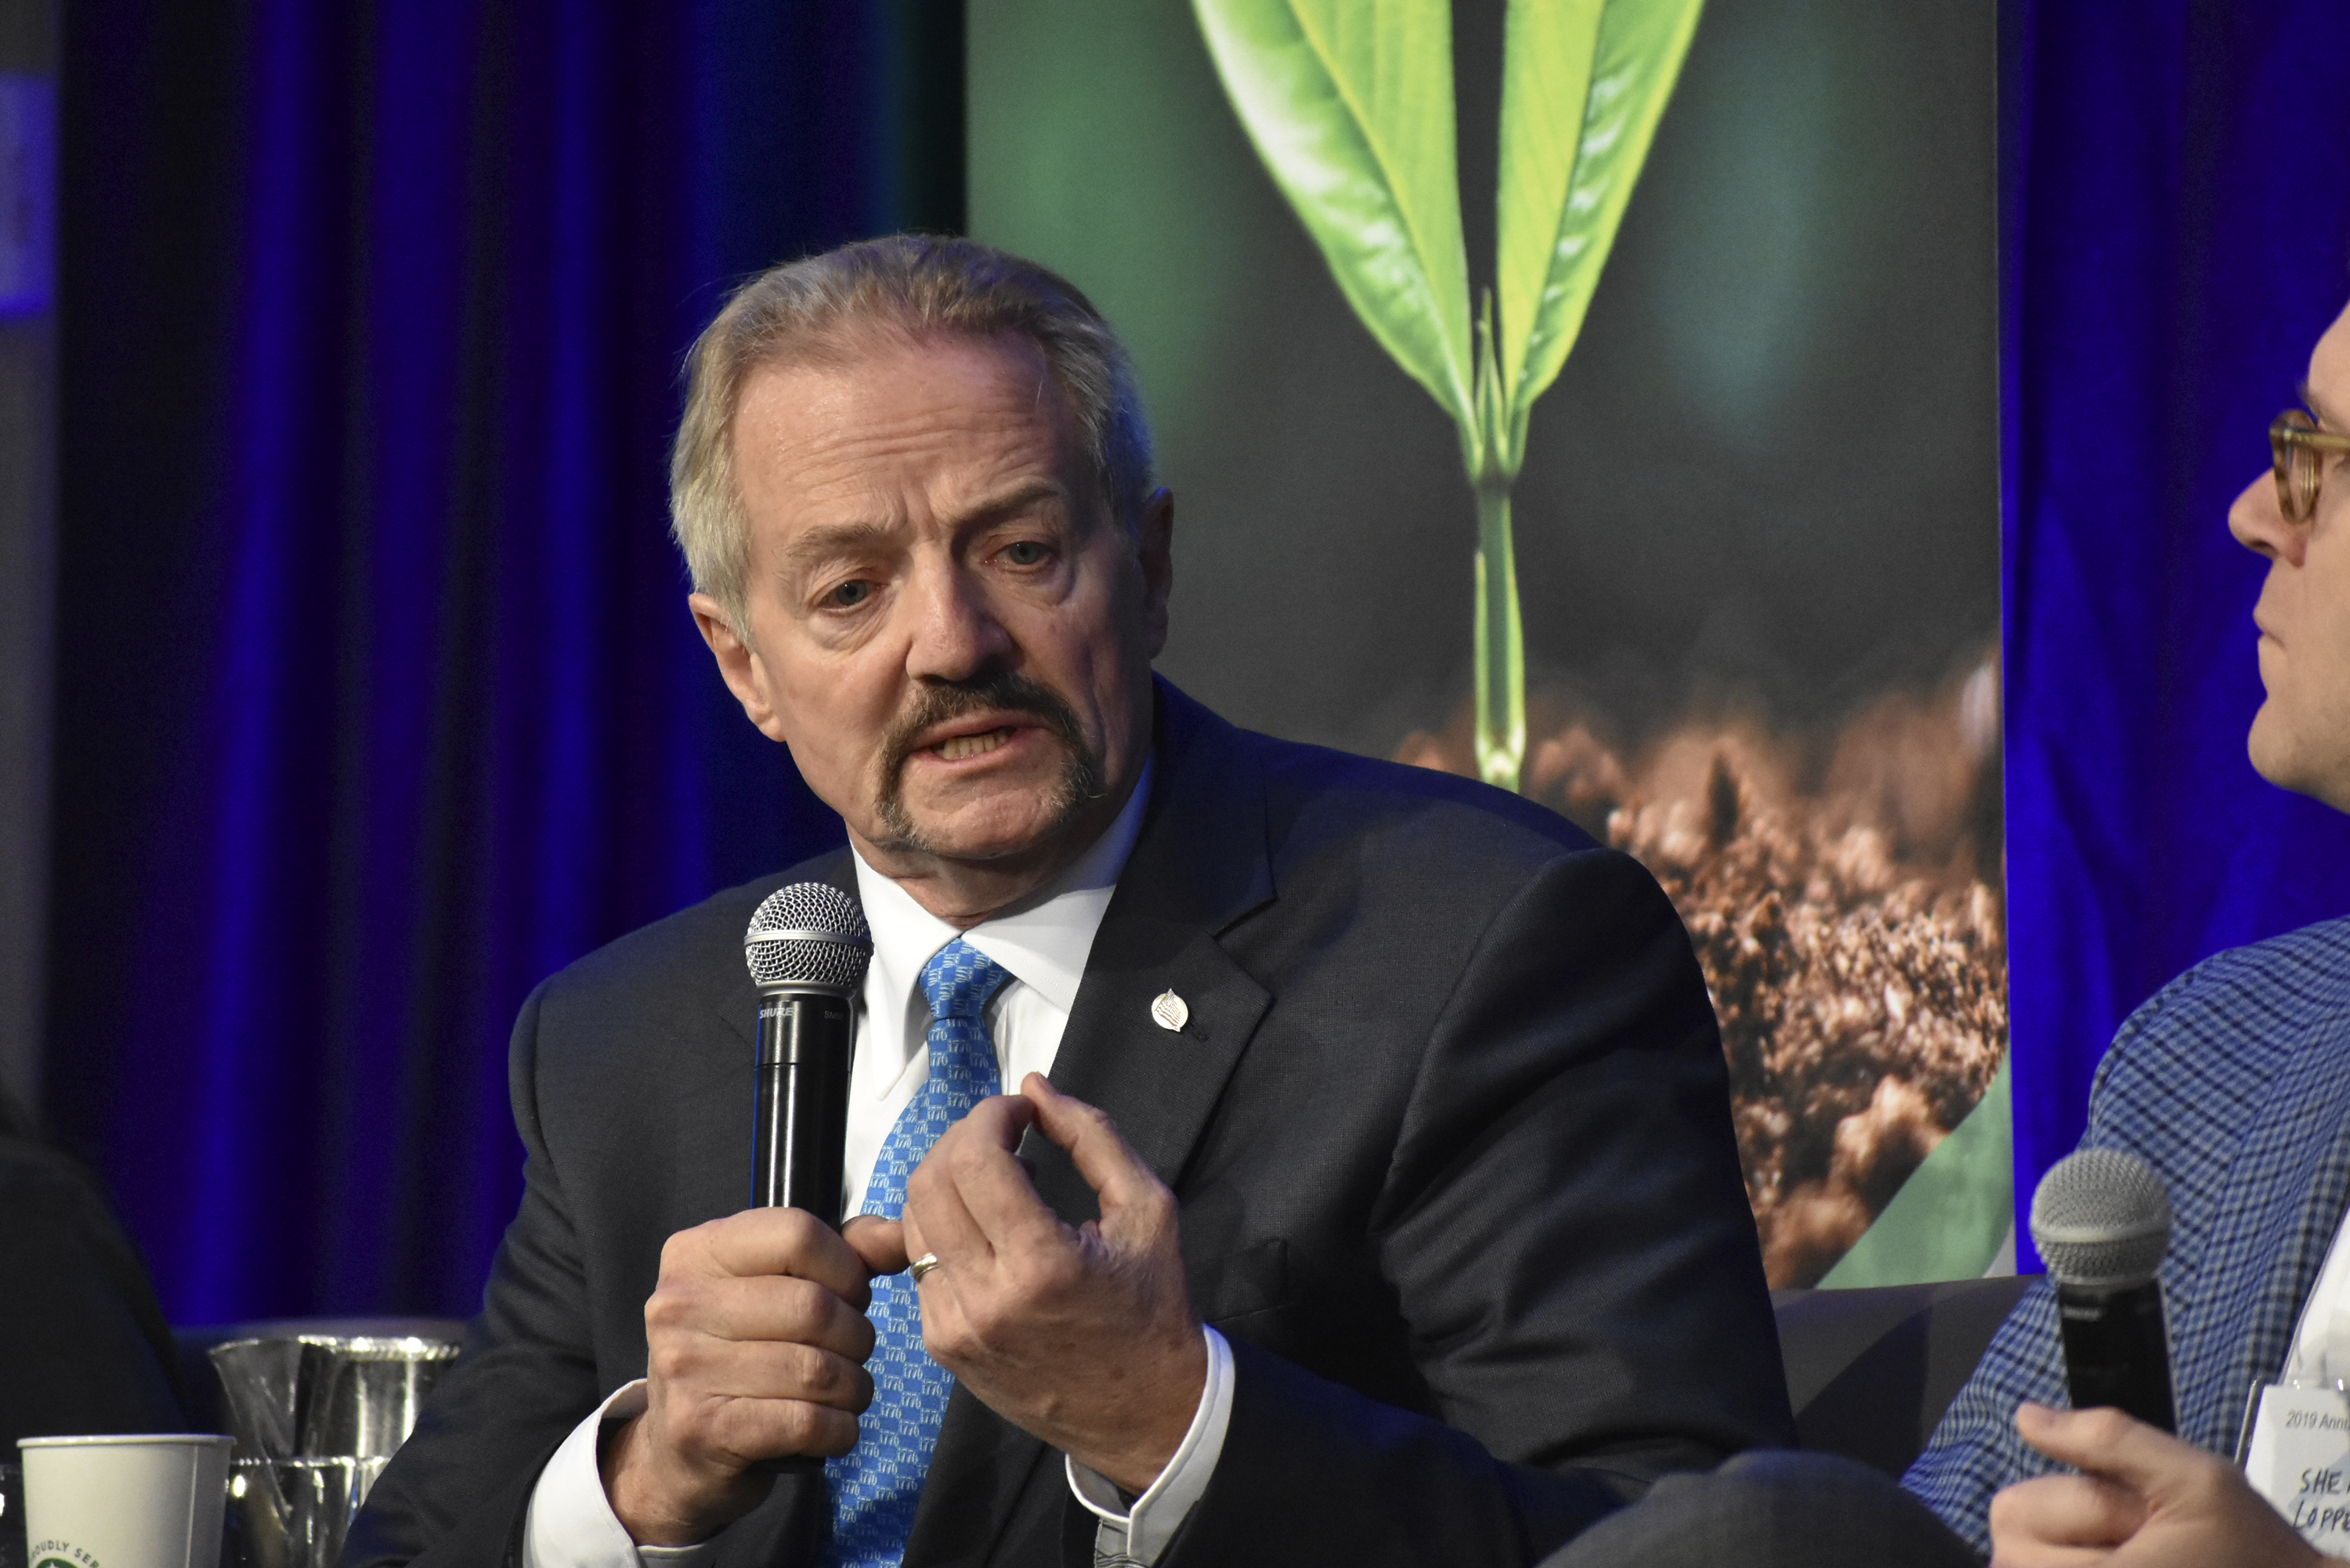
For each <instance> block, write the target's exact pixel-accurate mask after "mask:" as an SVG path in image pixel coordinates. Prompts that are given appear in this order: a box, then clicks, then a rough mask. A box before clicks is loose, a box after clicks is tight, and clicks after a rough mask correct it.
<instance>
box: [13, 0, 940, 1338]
mask: <svg viewBox="0 0 2350 1568" xmlns="http://www.w3.org/2000/svg"><path fill="white" fill-rule="evenodd" d="M66 23H67V33H66V46H65V63H64V72H63V89H62V91H63V100H64V111H63V120H64V136H63V152H62V160H63V176H64V177H63V184H64V192H65V197H64V212H63V222H62V240H61V244H62V266H61V279H62V284H61V292H62V299H61V311H60V321H61V327H60V330H61V362H62V370H61V387H60V393H59V396H60V422H61V431H60V443H61V454H60V455H61V465H60V466H61V480H60V484H61V499H60V508H61V515H62V527H61V530H60V532H61V560H60V578H61V581H60V588H59V594H60V603H59V612H58V625H59V628H60V634H59V647H58V661H57V662H58V668H59V670H60V685H59V690H58V694H57V775H56V776H57V806H56V814H55V841H54V842H55V851H54V867H55V870H54V882H55V904H54V918H53V929H54V943H53V961H52V966H51V969H52V984H51V989H50V1018H51V1040H50V1047H49V1053H48V1056H47V1082H48V1085H49V1092H48V1096H47V1099H48V1110H49V1115H50V1118H51V1121H52V1124H53V1126H54V1127H55V1128H56V1130H57V1133H58V1135H59V1136H60V1137H61V1138H62V1139H63V1140H64V1141H65V1142H67V1143H68V1145H69V1146H70V1147H75V1148H77V1149H78V1150H79V1151H81V1152H82V1153H83V1154H84V1155H85V1156H86V1158H88V1159H89V1160H90V1162H91V1163H92V1164H93V1165H95V1166H96V1167H97V1168H98V1169H99V1171H100V1173H101V1174H102V1175H103V1177H104V1178H105V1179H107V1181H108V1182H109V1185H110V1187H111V1189H112V1192H113V1194H114V1196H115V1198H116V1199H117V1201H118V1203H119V1205H120V1210H121V1212H122V1215H123V1218H124V1220H126V1222H127V1224H128V1225H129V1228H130V1231H131V1232H132V1233H133V1234H134V1235H135V1237H136V1238H137V1240H138V1241H139V1242H140V1245H141V1246H142V1248H143V1249H144V1251H145V1252H146V1255H147V1258H148V1261H149V1262H150V1264H151V1268H152V1270H153V1272H154V1275H155V1279H156V1283H157V1285H158V1287H159V1291H160V1293H161V1298H162V1301H163V1303H165V1307H166V1310H167V1311H168V1312H169V1313H170V1314H171V1315H172V1317H173V1318H174V1319H176V1320H178V1321H182V1322H203V1321H217V1320H223V1319H234V1318H242V1317H250V1316H256V1315H267V1314H297V1313H337V1312H370V1313H373V1312H428V1313H455V1314H468V1313H471V1312H472V1311H473V1310H474V1309H475V1308H476V1306H477V1305H478V1303H479V1292H480V1288H481V1283H482V1280H483V1277H484V1272H485V1269H486V1265H487V1262H488V1260H489V1257H490V1253H491V1251H492V1250H493V1248H494V1245H495V1243H496V1241H497V1238H498V1235H499V1232H500V1231H501V1229H502V1228H503V1226H504V1223H505V1221H506V1220H507V1219H508V1218H509V1217H510V1216H511V1215H512V1213H513V1210H514V1207H515V1199H516V1197H517V1195H518V1193H519V1190H520V1147H519V1145H518V1144H517V1142H516V1141H515V1135H514V1131H513V1127H512V1125H511V1122H510V1120H509V1117H508V1113H507V1108H506V1085H505V1068H504V1057H505V1052H504V1045H505V1038H506V1032H507V1030H508V1028H509V1027H510V1025H511V1023H512V1020H513V1017H514V1014H515V1008H516V1006H517V1005H518V1004H519V1003H520V1002H521V1001H522V999H523V997H524V995H525V992H527V991H528V990H529V989H530V987H531V986H532V985H534V984H535V983H536V981H538V980H539V979H541V978H542V977H543V976H545V975H546V974H548V973H549V972H551V971H554V970H556V968H558V967H560V966H561V965H563V964H564V963H566V962H567V961H570V960H572V959H574V958H576V957H577V956H578V955H579V954H581V953H583V952H585V951H587V950H589V949H591V948H593V947H595V946H597V945H598V944H599V943H601V942H604V941H607V940H610V939H611V938H613V937H615V936H617V935H619V933H621V932H622V931H625V930H627V929H629V928H631V927H633V926H636V925H639V924H640V923H642V922H644V921H646V920H649V919H654V918H656V917H658V916H660V915H662V914H665V913H667V912H669V911H671V910H672V909H678V908H680V907H681V906H683V905H685V904H688V903H690V902H692V901H693V900H696V899H698V898H702V897H703V896H704V895H706V894H707V893H709V892H711V891H712V890H714V889H715V888H720V887H723V886H726V885H728V884H731V883H733V882H735V881H739V880H742V879H743V878H746V877H751V876H753V875H755V874H757V873H759V872H762V871H766V870H771V869H774V868H776V867H781V866H784V865H785V864H787V863H789V862H790V861H792V860H793V859H795V858H797V857H801V856H804V855H806V854H810V853H814V852H816V851H818V850H820V849H822V848H824V847H826V846H828V845H831V844H834V843H837V842H838V840H839V832H840V830H839V825H838V822H837V818H834V817H833V816H832V815H830V813H828V812H827V811H826V810H825V809H824V808H823V807H822V806H821V805H819V804H818V803H817V802H816V800H815V799H814V797H813V796H811V795H810V794H807V792H806V789H805V788H804V787H803V786H802V785H801V784H800V783H799V781H798V779H797V777H796V775H795V774H794V773H793V771H792V769H791V767H790V764H789V761H788V758H787V757H786V756H785V754H784V753H783V752H782V750H781V749H780V748H778V747H775V746H773V745H771V744H769V743H768V742H766V741H764V740H763V739H761V738H760V737H758V736H757V735H756V734H755V733H754V732H753V731H752V730H751V729H750V727H749V725H748V724H747V723H746V722H744V720H743V717H742V715H741V712H740V711H739V710H738V709H736V708H735V706H734V704H733V701H732V700H731V699H730V698H729V697H727V695H726V694H725V692H724V691H723V688H722V687H721V685H720V684H719V682H718V680H717V677H716V675H715V672H714V671H713V670H712V667H711V663H710V659H709V656H708V654H707V653H706V652H705V651H704V650H703V649H702V646H701V643H700V641H699V639H697V638H696V636H695V635H694V632H693V630H692V628H691V622H690V620H689V618H688V617H687V615H686V612H685V609H684V605H683V597H684V594H685V585H684V581H683V578H682V575H681V569H680V566H679V565H678V562H677V560H676V558H675V556H674V555H673V553H672V551H671V547H670V545H669V544H668V542H667V540H666V538H665V536H664V528H665V526H666V511H665V504H666V502H665V466H666V443H667V441H668V438H669V435H670V433H671V430H672V428H673V426H674V422H675V418H676V410H677V403H678V396H679V384H678V369H679V365H680V361H681V354H682V352H683V350H684V348H685V346H686V345H687V343H688V342H689V341H690V340H691V337H692V334H693V333H694V332H695V331H696V330H697V329H698V328H699V327H700V326H701V325H702V323H703V322H704V321H706V320H707V319H708V317H709V316H710V315H711V313H712V312H713V311H714V310H715V308H716V306H717V304H718V302H719V300H720V299H721V297H722V296H723V291H724V289H725V287H726V286H728V285H729V283H730V282H731V281H733V280H734V279H736V278H738V277H740V276H741V275H743V274H745V273H747V272H749V271H752V270H755V269H756V268H758V267H760V266H763V265H767V264H768V263H770V262H773V261H775V260H780V259H783V258H785V257H786V256H788V255H791V254H797V253H800V252H803V251H806V250H809V249H815V248H820V247H823V246H826V245H828V244H834V243H837V242H838V241H841V240H844V239H847V238H851V237H855V236H857V235H859V234H871V233H880V232H888V231H889V230H892V229H896V228H899V227H901V226H905V227H912V226H930V227H945V228H951V227H956V226H959V224H960V223H961V213H960V202H961V190H962V147H961V115H962V108H961V97H960V95H961V71H962V47H961V31H960V29H961V23H960V7H959V5H956V4H930V5H925V4H918V3H909V0H899V3H898V4H886V3H876V4H862V5H837V4H826V3H824V0H400V4H397V5H370V4H363V3H359V0H235V3H233V4H224V5H213V6H182V5H162V4H155V3H145V4H142V3H138V0H76V4H75V5H72V6H70V7H68V16H67V18H66ZM747 1082H748V1080H747V1077H746V1080H745V1083H746V1094H747ZM745 1104H746V1113H747V1104H748V1102H747V1100H746V1102H745ZM746 1139H747V1133H746Z"/></svg>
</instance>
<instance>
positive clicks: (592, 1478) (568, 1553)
mask: <svg viewBox="0 0 2350 1568" xmlns="http://www.w3.org/2000/svg"><path fill="white" fill-rule="evenodd" d="M644 1409H645V1382H644V1379H643V1378H641V1377H639V1379H637V1381H635V1382H634V1383H624V1384H622V1385H621V1386H619V1387H618V1388H615V1389H614V1390H612V1397H610V1398H608V1399H607V1400H605V1401H604V1402H603V1403H602V1404H601V1405H598V1406H597V1407H596V1408H595V1409H594V1410H593V1411H591V1412H590V1413H589V1414H588V1417H587V1419H586V1420H584V1421H582V1422H580V1423H579V1425H577V1427H574V1428H571V1435H570V1436H569V1437H567V1438H564V1439H563V1446H562V1447H561V1448H559V1449H556V1450H555V1457H554V1458H553V1459H549V1460H547V1461H546V1469H543V1470H541V1471H539V1473H538V1484H537V1485H536V1487H533V1488H532V1489H531V1493H530V1511H529V1512H528V1513H527V1514H526V1515H525V1517H524V1520H523V1527H522V1568H643V1565H644V1564H646V1563H677V1562H680V1561H681V1560H682V1559H685V1558H689V1557H692V1556H695V1555H697V1554H698V1553H700V1552H702V1551H703V1550H704V1548H702V1547H700V1546H639V1545H638V1544H637V1543H636V1542H633V1541H631V1540H629V1532H628V1530H627V1529H626V1527H624V1526H623V1525H622V1524H621V1523H620V1521H619V1516H618V1515H617V1514H615V1513H614V1512H613V1511H612V1502H611V1500H610V1499H609V1498H608V1497H606V1496H605V1495H604V1473H603V1470H602V1469H601V1467H600V1466H599V1465H598V1462H597V1458H598V1456H597V1444H598V1438H600V1437H601V1435H602V1433H603V1429H604V1423H605V1422H607V1421H626V1420H629V1419H630V1418H632V1417H637V1416H640V1415H642V1414H644Z"/></svg>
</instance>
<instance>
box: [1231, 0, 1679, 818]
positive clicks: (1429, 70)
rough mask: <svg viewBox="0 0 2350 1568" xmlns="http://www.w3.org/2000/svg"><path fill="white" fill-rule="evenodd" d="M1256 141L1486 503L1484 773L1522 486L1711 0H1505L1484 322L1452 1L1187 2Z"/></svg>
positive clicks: (1495, 717) (1491, 751) (1514, 631)
mask: <svg viewBox="0 0 2350 1568" xmlns="http://www.w3.org/2000/svg"><path fill="white" fill-rule="evenodd" d="M1193 5H1194V9H1195V11H1196V12H1197V14H1198V16H1199V20H1200V27H1201V33H1202V34H1203V35H1204V36H1205V37H1206V38H1207V41H1208V47H1209V52H1210V53H1211V56H1212V57H1214V60H1215V64H1216V69H1217V72H1218V74H1219V76H1220V77H1221V78H1222V81H1223V85H1224V90H1225V92H1226V93H1227V94H1228V95H1229V97H1230V98H1231V99H1232V107H1233V108H1234V109H1235V110H1236V111H1237V112H1238V114H1239V117H1240V119H1241V122H1242V124H1243V126H1244V127H1246V129H1247V130H1248V133H1249V137H1250V140H1252V141H1253V143H1254V144H1255V147H1256V150H1257V152H1258V155H1259V156H1260V157H1262V158H1263V161H1264V163H1265V167H1266V168H1267V170H1269V171H1271V173H1272V175H1273V178H1274V182H1275V183H1276V184H1277V185H1278V186H1279V187H1280V188H1281V191H1282V192H1283V194H1284V196H1285V197H1286V198H1287V199H1288V201H1289V203H1290V205H1291V207H1292V208H1294V209H1295V212H1296V213H1297V215H1298V217H1299V218H1300V219H1301V220H1302V221H1303V222H1304V223H1305V229H1306V232H1307V233H1308V234H1311V235H1312V236H1313V238H1314V242H1315V244H1316V245H1317V246H1318V247H1319V248H1320V250H1321V252H1322V255H1323V258H1324V260H1325V261H1326V262H1327V263H1328V264H1329V267H1330V273H1331V275H1332V277H1333V278H1335V279H1336V282H1337V285H1338V287H1339V290H1340V292H1341V293H1343V294H1344V295H1345V296H1346V297H1347V303H1348V304H1349V305H1350V306H1353V308H1354V311H1355V314H1356V315H1357V317H1359V318H1360V319H1361V320H1362V322H1363V324H1364V326H1365V327H1367V328H1368V329H1369V331H1370V333H1371V336H1372V337H1375V338H1376V339H1378V343H1379V345H1380V346H1381V347H1382V348H1385V349H1386V350H1387V352H1388V354H1389V355H1390V356H1392V357H1393V358H1394V359H1395V361H1396V363H1397V364H1399V365H1400V366H1401V367H1402V368H1403V369H1404V371H1405V372H1406V373H1407V374H1409V376H1410V377H1411V378H1412V379H1414V380H1416V381H1418V382H1419V384H1420V386H1422V387H1423V388H1425V389H1427V391H1428V393H1429V395H1430V397H1432V398H1434V399H1435V400H1436V401H1437V404H1438V406H1439V407H1440V408H1441V409H1443V410H1444V411H1445V412H1446V413H1447V414H1448V415H1449V416H1451V420H1452V422H1453V425H1454V427H1455V428H1456V430H1457V431H1459V434H1460V440H1461V467H1462V469H1463V471H1464V472H1466V474H1467V476H1468V480H1469V487H1470V490H1471V494H1472V495H1473V497H1474V499H1475V505H1476V517H1477V547H1476V605H1475V619H1474V625H1475V648H1474V651H1473V669H1474V680H1475V687H1476V753H1477V767H1478V772H1479V773H1480V774H1482V776H1483V777H1484V779H1485V780H1486V781H1487V782H1488V783H1490V784H1499V785H1501V786H1503V788H1506V789H1513V790H1514V789H1516V788H1517V787H1518V785H1519V781H1520V776H1521V774H1522V772H1523V767H1524V763H1525V751H1526V723H1525V637H1524V631H1523V626H1522V623H1521V621H1520V618H1519V611H1518V586H1517V566H1516V555H1515V551H1514V549H1513V544H1512V539H1511V517H1510V491H1511V486H1512V484H1513V483H1514V481H1515V480H1516V479H1517V476H1518V472H1519V470H1520V468H1521V467H1523V464H1524V462H1525V447H1526V422H1527V418H1528V416H1529V414H1530V413H1531V412H1532V410H1533V408H1534V400H1535V399H1537V398H1539V397H1541V396H1542V394H1543V393H1544V391H1545V390H1547V389H1549V387H1550V385H1551V383H1552V382H1553V381H1555V379H1557V378H1558V373H1559V371H1560V369H1562V368H1563V367H1564V366H1565V363H1566V358H1567V354H1568V353H1569V351H1570V350H1572V349H1573V348H1574V347H1575V336H1576V334H1577V333H1578V332H1579V331H1580V330H1581V328H1582V326H1583V319H1584V315H1585V312H1586V310H1587V309H1588V308H1589V307H1590V304H1591V297H1592V293H1593V291H1594V290H1595V289H1596V287H1597V286H1598V282H1599V274H1600V271H1601V269H1602V268H1603V267H1604V266H1606V265H1607V253H1608V249H1609V247H1610V246H1611V245H1612V244H1613V243H1614V241H1615V237H1616V231H1617V225H1618V224H1619V223H1621V222H1622V220H1623V215H1624V208H1625V204H1626V203H1627V202H1628V201H1629V200H1630V199H1631V194H1632V188H1633V186H1634V185H1635V184H1636V183H1637V182H1638V179H1639V175H1640V166H1641V164H1642V162H1643V161H1644V160H1645V159H1646V158H1647V156H1648V144H1649V141H1650V140H1651V139H1652V138H1653V137H1654V135H1655V133H1656V128H1657V121H1658V119H1659V117H1660V116H1662V114H1663V113H1664V108H1665V104H1666V101H1667V100H1668V99H1669V98H1670V97H1671V96H1672V89H1673V84H1674V81H1675V80H1676V79H1677V78H1678V77H1679V73H1680V67H1681V61H1682V59H1683V57H1685V56H1686V55H1687V53H1688V51H1689V44H1690V36H1691V34H1692V33H1693V32H1694V31H1695V30H1696V26H1697V19H1698V13H1699V10H1700V5H1701V0H1510V5H1509V9H1508V13H1507V18H1506V22H1505V27H1504V34H1503V67H1502V112H1501V149H1500V151H1501V160H1500V174H1499V179H1498V182H1497V185H1498V189H1497V190H1496V192H1495V209H1494V218H1495V231H1494V234H1495V240H1494V253H1495V254H1494V275H1495V276H1494V281H1493V285H1492V286H1491V287H1489V288H1487V289H1485V290H1483V291H1482V293H1481V295H1480V303H1479V309H1478V311H1477V315H1476V317H1475V325H1474V331H1473V333H1472V330H1471V316H1470V307H1469V265H1468V257H1467V251H1466V247H1465V245H1464V244H1463V241H1462V237H1461V192H1460V175H1459V170H1458V156H1457V153H1458V145H1457V140H1456V137H1457V130H1456V126H1455V118H1454V109H1453V93H1452V10H1451V3H1450V0H1193Z"/></svg>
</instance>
